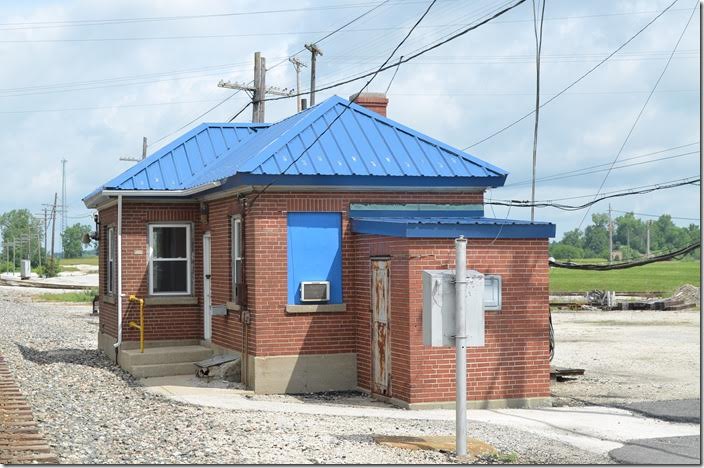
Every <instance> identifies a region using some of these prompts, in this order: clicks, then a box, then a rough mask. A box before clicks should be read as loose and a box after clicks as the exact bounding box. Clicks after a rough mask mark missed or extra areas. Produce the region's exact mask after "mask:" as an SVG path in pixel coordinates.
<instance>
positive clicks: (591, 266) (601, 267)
mask: <svg viewBox="0 0 704 468" xmlns="http://www.w3.org/2000/svg"><path fill="white" fill-rule="evenodd" d="M700 246H701V242H700V241H697V242H694V243H693V244H689V245H688V246H686V247H683V248H681V249H678V250H675V251H674V252H669V253H666V254H662V255H658V256H656V257H651V258H646V259H643V260H632V261H630V262H620V263H611V264H604V263H573V262H558V261H556V260H550V261H549V263H550V266H551V267H557V268H568V269H571V270H591V271H607V270H623V269H625V268H633V267H637V266H643V265H647V264H649V263H655V262H664V261H667V260H672V259H675V258H678V257H682V256H684V255H687V254H688V253H690V252H693V251H694V250H697V249H698V248H699V247H700Z"/></svg>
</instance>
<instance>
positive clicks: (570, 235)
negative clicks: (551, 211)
mask: <svg viewBox="0 0 704 468" xmlns="http://www.w3.org/2000/svg"><path fill="white" fill-rule="evenodd" d="M560 242H561V243H562V244H565V245H571V246H572V247H577V248H579V249H581V248H582V247H584V236H583V235H582V231H580V230H579V228H576V229H573V230H571V231H567V232H566V233H565V235H564V236H562V241H560Z"/></svg>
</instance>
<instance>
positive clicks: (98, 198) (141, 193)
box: [83, 180, 222, 208]
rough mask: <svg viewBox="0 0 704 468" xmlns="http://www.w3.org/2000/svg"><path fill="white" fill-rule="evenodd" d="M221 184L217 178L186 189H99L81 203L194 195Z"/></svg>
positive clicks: (91, 204) (92, 206) (87, 205)
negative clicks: (114, 198)
mask: <svg viewBox="0 0 704 468" xmlns="http://www.w3.org/2000/svg"><path fill="white" fill-rule="evenodd" d="M221 184H222V182H221V181H219V180H217V181H214V182H208V183H207V184H202V185H199V186H197V187H191V188H188V189H177V190H122V189H103V190H101V191H96V192H94V193H93V194H91V195H89V196H87V197H86V198H84V199H83V203H84V204H85V205H86V207H87V208H96V207H97V206H98V205H100V204H101V203H100V202H102V201H105V200H107V199H109V198H110V197H117V196H123V197H154V198H170V197H190V196H191V195H196V194H198V193H201V192H205V191H206V190H211V189H214V188H217V187H219V186H220V185H221Z"/></svg>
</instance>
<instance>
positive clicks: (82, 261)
mask: <svg viewBox="0 0 704 468" xmlns="http://www.w3.org/2000/svg"><path fill="white" fill-rule="evenodd" d="M60 263H61V266H62V267H63V266H66V265H96V266H97V265H98V257H97V256H92V257H78V258H62V259H61V261H60Z"/></svg>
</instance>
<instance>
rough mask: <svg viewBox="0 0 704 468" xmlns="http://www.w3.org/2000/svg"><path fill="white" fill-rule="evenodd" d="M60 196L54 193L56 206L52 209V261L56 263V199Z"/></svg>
mask: <svg viewBox="0 0 704 468" xmlns="http://www.w3.org/2000/svg"><path fill="white" fill-rule="evenodd" d="M57 197H58V195H57V194H56V192H54V206H53V208H52V209H51V219H52V222H51V261H52V262H53V261H54V239H55V237H56V199H57Z"/></svg>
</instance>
